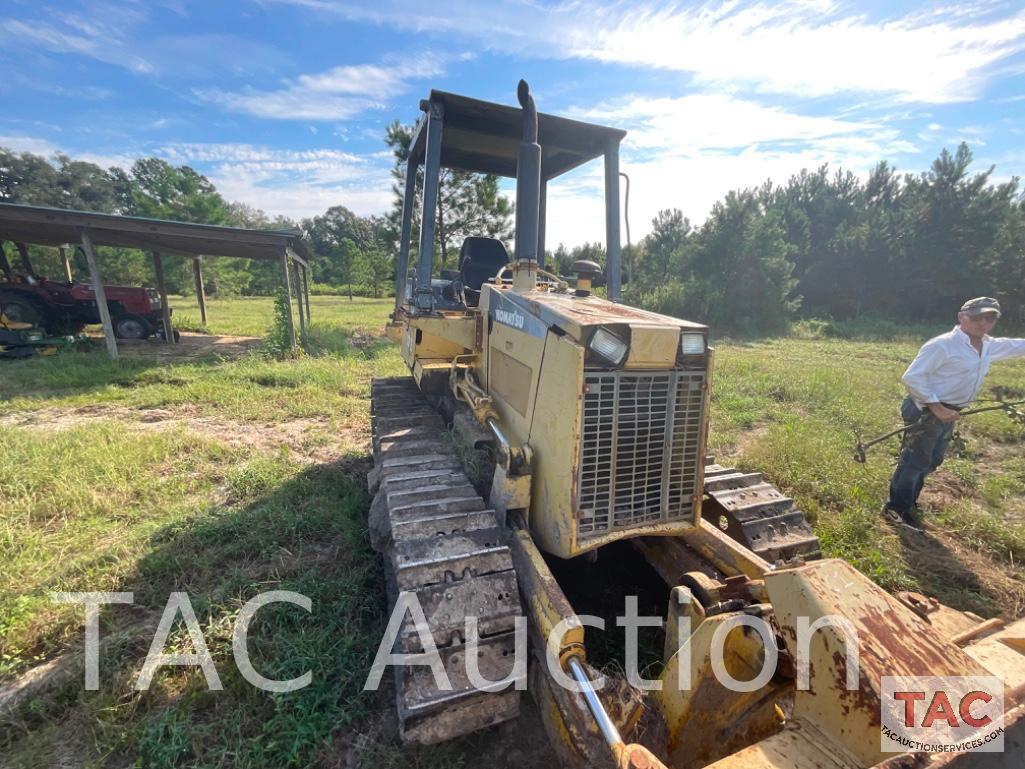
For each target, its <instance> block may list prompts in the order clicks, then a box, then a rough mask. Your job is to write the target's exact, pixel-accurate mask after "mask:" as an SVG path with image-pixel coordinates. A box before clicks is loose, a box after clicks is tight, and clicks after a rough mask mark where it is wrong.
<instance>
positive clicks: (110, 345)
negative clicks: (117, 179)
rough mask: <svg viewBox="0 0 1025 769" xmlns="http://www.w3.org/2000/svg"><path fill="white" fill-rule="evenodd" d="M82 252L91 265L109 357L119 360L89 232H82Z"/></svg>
mask: <svg viewBox="0 0 1025 769" xmlns="http://www.w3.org/2000/svg"><path fill="white" fill-rule="evenodd" d="M82 251H84V252H85V260H86V262H88V263H89V277H90V278H92V282H93V293H94V295H95V296H96V309H97V310H99V312H100V322H101V323H102V324H103V337H104V339H105V340H106V342H107V355H109V356H110V359H111V360H117V339H115V338H114V324H113V323H112V322H111V320H110V308H109V307H108V306H107V292H106V291H104V290H103V278H102V277H101V276H100V264H99V262H98V261H97V259H96V251H95V249H93V239H92V238H91V237H89V231H88V230H82Z"/></svg>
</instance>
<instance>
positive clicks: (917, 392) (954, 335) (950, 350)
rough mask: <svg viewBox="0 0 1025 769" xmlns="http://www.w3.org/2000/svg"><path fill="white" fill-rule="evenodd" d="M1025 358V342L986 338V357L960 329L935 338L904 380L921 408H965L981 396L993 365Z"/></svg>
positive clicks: (921, 351)
mask: <svg viewBox="0 0 1025 769" xmlns="http://www.w3.org/2000/svg"><path fill="white" fill-rule="evenodd" d="M1022 356H1025V339H1007V338H1003V337H1000V338H996V339H994V338H993V337H991V336H988V335H987V336H985V337H983V340H982V353H981V354H980V353H979V352H978V351H977V350H976V349H975V348H974V347H972V340H971V339H970V338H969V337H968V334H966V333H965V332H964V331H962V330H961V328H960V327H959V326H954V330H953V331H950V332H949V333H946V334H940V335H939V336H937V337H933V338H932V339H930V340H929V341H928V342H926V343H925V344H924V345H922V349H921V350H919V351H918V355H917V356H916V357H915V359H914V360H913V361H911V365H910V366H908V370H907V371H905V372H904V376H902V377H901V378H900V379H901V381H902V382H903V383H904V385H905V386H906V387H907V388H908V392H909V393H910V394H911V398H912V400H914V402H915V405H916V406H918V407H919V408H924V407H925V404H926V403H946V404H948V405H950V406H957V407H958V408H964V407H965V406H967V405H968V404H969V403H971V402H972V401H973V400H975V396H977V395H978V394H979V390H981V389H982V381H983V380H984V379H985V378H986V372H987V371H989V364H990V363H992V362H993V361H995V360H1002V359H1004V358H1020V357H1022Z"/></svg>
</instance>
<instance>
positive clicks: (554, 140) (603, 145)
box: [410, 90, 626, 179]
mask: <svg viewBox="0 0 1025 769" xmlns="http://www.w3.org/2000/svg"><path fill="white" fill-rule="evenodd" d="M430 102H431V103H433V104H437V105H440V106H441V107H442V109H443V110H444V114H443V117H442V131H441V165H442V166H444V167H446V168H455V169H458V170H461V171H477V172H480V173H488V174H498V175H499V176H509V177H515V176H516V154H517V150H518V148H519V145H520V142H521V141H522V137H523V110H521V109H520V108H519V107H508V106H506V105H504V104H495V103H494V102H488V101H480V100H479V99H471V98H468V97H466V96H459V95H457V94H454V93H447V92H445V91H436V90H432V91H431V97H430ZM422 106H424V107H426V106H427V105H426V104H423V103H422ZM426 124H427V121H426V120H421V121H420V123H419V124H418V125H417V128H416V134H415V135H414V137H413V143H412V147H411V150H410V160H412V161H413V162H415V163H417V164H419V163H421V162H423V159H424V153H425V150H426V145H427V131H426ZM537 133H538V139H537V140H538V143H539V144H540V145H541V177H542V179H551V178H553V177H556V176H559V175H560V174H564V173H566V172H567V171H569V170H571V169H573V168H576V167H577V166H579V165H581V164H583V163H586V162H587V161H589V160H593V159H594V158H598V157H601V156H602V155H604V154H605V150H606V149H609V148H611V147H615V146H616V145H618V144H619V142H620V141H622V139H623V137H624V136H626V131H621V130H619V129H618V128H607V127H605V126H600V125H595V124H594V123H582V122H580V121H577V120H569V119H568V118H563V117H556V116H555V115H547V114H545V113H543V112H539V113H538V114H537Z"/></svg>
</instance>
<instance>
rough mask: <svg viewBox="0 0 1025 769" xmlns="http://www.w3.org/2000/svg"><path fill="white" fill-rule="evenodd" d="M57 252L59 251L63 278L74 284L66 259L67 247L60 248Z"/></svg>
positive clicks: (68, 262) (69, 263)
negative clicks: (62, 266)
mask: <svg viewBox="0 0 1025 769" xmlns="http://www.w3.org/2000/svg"><path fill="white" fill-rule="evenodd" d="M57 250H58V251H60V255H61V264H63V265H64V277H65V278H67V280H68V283H74V282H75V277H74V275H72V273H71V260H70V259H68V247H67V246H61V247H60V248H58V249H57Z"/></svg>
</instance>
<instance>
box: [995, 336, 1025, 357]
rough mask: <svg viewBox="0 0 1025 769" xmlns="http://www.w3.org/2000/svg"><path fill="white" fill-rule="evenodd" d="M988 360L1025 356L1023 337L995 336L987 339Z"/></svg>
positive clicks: (1024, 340)
mask: <svg viewBox="0 0 1025 769" xmlns="http://www.w3.org/2000/svg"><path fill="white" fill-rule="evenodd" d="M989 357H990V360H1002V359H1004V358H1021V357H1025V339H1010V338H1008V337H997V338H996V339H991V340H990V341H989Z"/></svg>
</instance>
